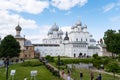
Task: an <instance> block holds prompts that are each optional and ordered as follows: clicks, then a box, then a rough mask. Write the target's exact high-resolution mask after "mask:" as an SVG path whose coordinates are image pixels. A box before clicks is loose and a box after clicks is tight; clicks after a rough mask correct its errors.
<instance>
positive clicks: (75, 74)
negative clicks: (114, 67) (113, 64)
mask: <svg viewBox="0 0 120 80" xmlns="http://www.w3.org/2000/svg"><path fill="white" fill-rule="evenodd" d="M80 72H82V73H83V80H90V70H87V69H74V70H73V71H72V72H71V76H72V78H75V79H76V80H79V73H80ZM93 73H94V78H96V77H97V76H98V74H99V72H93ZM102 80H114V79H113V76H111V75H108V74H102ZM116 80H118V79H117V78H116Z"/></svg>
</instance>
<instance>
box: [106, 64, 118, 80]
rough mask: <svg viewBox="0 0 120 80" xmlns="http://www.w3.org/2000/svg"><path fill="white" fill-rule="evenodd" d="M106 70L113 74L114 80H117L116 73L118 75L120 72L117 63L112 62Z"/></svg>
mask: <svg viewBox="0 0 120 80" xmlns="http://www.w3.org/2000/svg"><path fill="white" fill-rule="evenodd" d="M106 70H107V71H109V72H112V73H113V76H114V80H115V73H118V72H119V71H120V66H119V64H118V63H117V62H110V63H109V64H108V65H107V67H106Z"/></svg>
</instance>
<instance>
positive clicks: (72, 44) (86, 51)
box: [34, 21, 103, 57]
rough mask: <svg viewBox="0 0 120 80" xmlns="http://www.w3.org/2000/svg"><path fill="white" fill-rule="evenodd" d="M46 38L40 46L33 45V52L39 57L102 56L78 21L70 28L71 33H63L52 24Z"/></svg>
mask: <svg viewBox="0 0 120 80" xmlns="http://www.w3.org/2000/svg"><path fill="white" fill-rule="evenodd" d="M47 35H48V38H45V39H43V41H42V44H34V49H35V51H37V52H39V53H40V56H42V57H45V56H46V55H51V56H58V55H60V56H68V57H80V56H92V55H93V54H96V53H97V54H98V55H99V56H102V55H103V53H102V52H103V51H102V50H101V47H100V46H99V45H98V44H97V43H96V40H95V39H93V37H92V35H91V34H90V33H89V32H88V31H87V25H82V23H81V22H80V21H78V22H76V24H75V25H74V26H72V27H71V31H70V32H69V33H68V32H66V33H65V37H64V38H63V35H64V34H63V31H62V30H61V29H59V26H58V25H57V24H54V25H53V26H52V27H51V28H50V29H49V31H48V34H47Z"/></svg>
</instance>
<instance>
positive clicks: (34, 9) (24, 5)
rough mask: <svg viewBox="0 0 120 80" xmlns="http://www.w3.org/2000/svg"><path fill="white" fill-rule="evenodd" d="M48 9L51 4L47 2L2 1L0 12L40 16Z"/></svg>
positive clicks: (0, 1)
mask: <svg viewBox="0 0 120 80" xmlns="http://www.w3.org/2000/svg"><path fill="white" fill-rule="evenodd" d="M48 7H49V2H48V1H46V0H44V1H40V0H0V10H13V11H17V12H27V13H32V14H38V13H41V12H42V11H43V10H44V9H45V8H48Z"/></svg>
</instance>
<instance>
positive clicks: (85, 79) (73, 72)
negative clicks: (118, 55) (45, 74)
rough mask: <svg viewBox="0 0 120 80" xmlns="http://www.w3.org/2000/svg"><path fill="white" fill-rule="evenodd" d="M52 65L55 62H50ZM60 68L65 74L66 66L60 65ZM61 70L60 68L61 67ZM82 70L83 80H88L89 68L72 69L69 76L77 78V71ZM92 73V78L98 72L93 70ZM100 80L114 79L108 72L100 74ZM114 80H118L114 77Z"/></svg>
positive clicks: (76, 79)
mask: <svg viewBox="0 0 120 80" xmlns="http://www.w3.org/2000/svg"><path fill="white" fill-rule="evenodd" d="M51 64H52V65H53V66H55V67H56V68H57V66H56V64H55V63H51ZM60 68H64V70H65V73H66V74H67V71H68V70H67V69H66V66H65V65H63V66H60ZM61 70H62V69H61ZM80 72H82V73H83V75H84V76H83V80H90V70H89V69H73V70H71V77H72V78H73V79H75V80H79V73H80ZM93 73H94V78H96V77H97V76H98V74H99V72H93ZM102 80H114V79H113V76H112V75H108V74H102ZM116 80H118V78H116Z"/></svg>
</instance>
